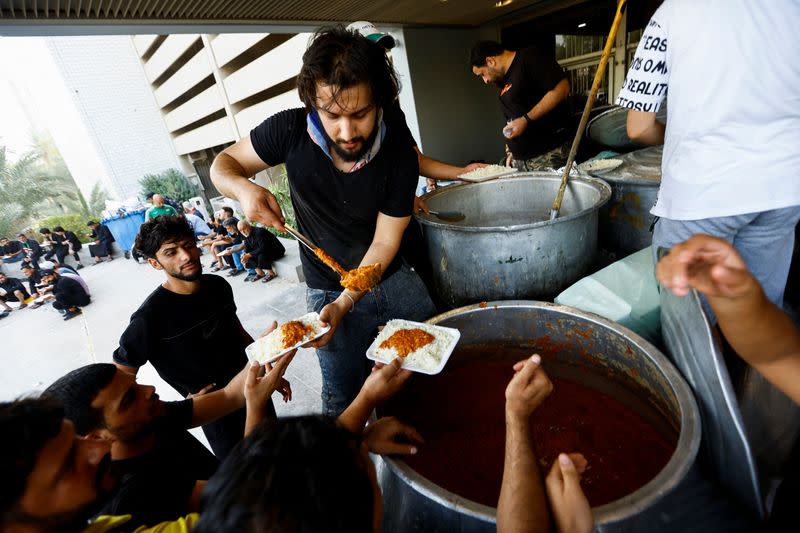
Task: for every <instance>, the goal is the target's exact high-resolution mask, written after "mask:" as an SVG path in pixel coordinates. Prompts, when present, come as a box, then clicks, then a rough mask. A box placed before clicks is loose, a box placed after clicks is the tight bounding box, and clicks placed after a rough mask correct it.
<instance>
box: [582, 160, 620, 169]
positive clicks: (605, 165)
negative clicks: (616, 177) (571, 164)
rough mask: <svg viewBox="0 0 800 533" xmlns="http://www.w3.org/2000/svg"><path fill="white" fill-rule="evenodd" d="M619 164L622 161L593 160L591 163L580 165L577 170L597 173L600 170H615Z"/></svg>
mask: <svg viewBox="0 0 800 533" xmlns="http://www.w3.org/2000/svg"><path fill="white" fill-rule="evenodd" d="M621 164H622V160H620V159H594V160H592V161H587V162H586V163H581V164H580V165H578V168H580V169H581V170H583V171H585V172H599V171H601V170H610V169H612V168H617V167H618V166H620V165H621Z"/></svg>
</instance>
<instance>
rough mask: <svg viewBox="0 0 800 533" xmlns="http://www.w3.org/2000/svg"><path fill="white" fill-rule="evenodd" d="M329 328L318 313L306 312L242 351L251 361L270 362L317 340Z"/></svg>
mask: <svg viewBox="0 0 800 533" xmlns="http://www.w3.org/2000/svg"><path fill="white" fill-rule="evenodd" d="M330 329H331V328H330V326H323V325H322V322H321V321H320V319H319V313H308V314H305V315H303V316H301V317H299V318H296V319H294V320H290V321H289V322H285V323H283V324H281V325H280V326H278V327H277V328H275V330H274V331H272V332H270V333H269V334H268V335H265V336H263V337H259V338H258V339H256V340H255V342H253V343H252V344H251V345H250V346H248V347H247V348H245V349H244V351H245V353H246V354H247V358H248V359H249V360H251V361H253V360H255V361H258V362H259V363H261V364H262V365H264V364H267V363H272V362H273V361H276V360H278V359H280V358H281V357H283V356H284V355H286V354H287V353H289V352H291V351H292V350H294V349H296V348H300V347H301V346H303V345H304V344H306V343H308V342H311V341H314V340H317V339H318V338H320V337H322V336H323V335H325V334H326V333H327V332H328V331H329V330H330ZM292 340H295V342H292ZM287 343H288V344H287Z"/></svg>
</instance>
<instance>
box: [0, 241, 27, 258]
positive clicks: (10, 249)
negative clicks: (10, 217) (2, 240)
mask: <svg viewBox="0 0 800 533" xmlns="http://www.w3.org/2000/svg"><path fill="white" fill-rule="evenodd" d="M0 248H2V252H3V253H2V254H0V255H11V254H15V253H17V252H19V251H20V250H22V245H21V244H20V243H19V242H17V241H8V244H5V245H3V246H0Z"/></svg>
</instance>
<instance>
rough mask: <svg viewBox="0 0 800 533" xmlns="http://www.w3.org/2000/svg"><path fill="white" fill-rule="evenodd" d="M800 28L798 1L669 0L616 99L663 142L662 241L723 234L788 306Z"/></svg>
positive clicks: (644, 134)
mask: <svg viewBox="0 0 800 533" xmlns="http://www.w3.org/2000/svg"><path fill="white" fill-rule="evenodd" d="M798 27H800V3H798V2H796V1H793V0H770V1H769V2H753V1H751V0H666V1H665V2H664V3H663V4H662V5H661V7H659V8H658V10H657V11H656V12H655V14H654V15H653V17H652V19H650V22H649V24H648V25H647V27H646V28H645V31H644V34H643V35H642V39H641V41H639V47H638V48H637V50H636V56H635V58H634V59H633V61H632V63H631V67H630V70H629V71H628V75H627V77H626V79H625V82H624V85H623V88H622V91H621V92H620V94H619V97H618V98H617V104H619V105H621V106H623V107H627V108H628V109H629V110H630V111H628V135H629V136H630V137H631V138H632V139H634V140H637V141H639V142H642V143H645V144H661V143H664V157H663V161H662V164H661V166H662V181H661V188H660V190H659V197H658V201H657V202H656V205H655V207H654V208H653V210H652V213H653V214H654V215H657V216H658V217H660V218H659V220H658V222H657V223H656V226H655V230H654V233H653V248H654V250H655V251H657V250H658V248H660V247H665V248H668V247H671V246H673V245H675V244H677V243H679V242H683V241H685V240H686V239H688V238H689V237H690V236H692V235H693V234H696V233H705V234H709V235H714V236H717V237H721V238H723V239H725V240H727V241H729V242H731V243H732V244H733V245H734V246H735V247H736V248H737V249H738V251H739V253H740V254H741V255H742V257H744V259H745V261H746V262H747V266H748V267H749V269H750V270H751V271H752V272H753V273H754V274H755V276H756V278H758V280H759V281H760V282H761V284H762V285H763V286H764V290H765V292H766V294H767V296H768V297H769V299H770V300H771V301H773V302H774V303H775V304H776V305H778V306H781V305H782V304H783V291H784V288H785V286H786V279H787V276H788V272H789V264H790V262H791V256H792V250H793V247H794V229H795V225H796V224H797V221H798V219H800V141H799V140H798V139H800V90H798V87H800V61H798V59H797V52H798V51H800V32H798V31H797V28H798ZM667 90H669V112H668V114H667V123H666V125H665V124H662V123H660V122H658V121H656V112H657V111H658V110H659V108H660V107H661V105H662V104H663V103H664V100H665V99H666V97H667Z"/></svg>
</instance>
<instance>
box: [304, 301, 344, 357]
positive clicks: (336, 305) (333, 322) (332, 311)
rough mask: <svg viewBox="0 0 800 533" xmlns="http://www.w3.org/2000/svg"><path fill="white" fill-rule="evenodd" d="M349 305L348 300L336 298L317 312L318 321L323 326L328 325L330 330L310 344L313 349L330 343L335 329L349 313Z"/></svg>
mask: <svg viewBox="0 0 800 533" xmlns="http://www.w3.org/2000/svg"><path fill="white" fill-rule="evenodd" d="M351 305H352V304H351V303H350V300H349V299H348V298H341V297H340V298H337V299H336V300H334V301H332V302H331V303H329V304H328V305H326V306H325V307H323V308H322V310H321V311H320V312H319V320H320V322H322V323H323V325H328V326H330V327H331V329H330V330H329V331H328V332H327V333H326V334H325V335H323V336H322V337H320V338H319V339H317V340H316V341H314V342H312V343H311V344H310V346H311V347H313V348H322V347H323V346H326V345H327V344H328V343H329V342H331V338H332V337H333V334H334V333H336V328H338V327H339V324H341V322H342V319H343V318H344V315H346V314H347V313H349V312H350V310H351Z"/></svg>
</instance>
